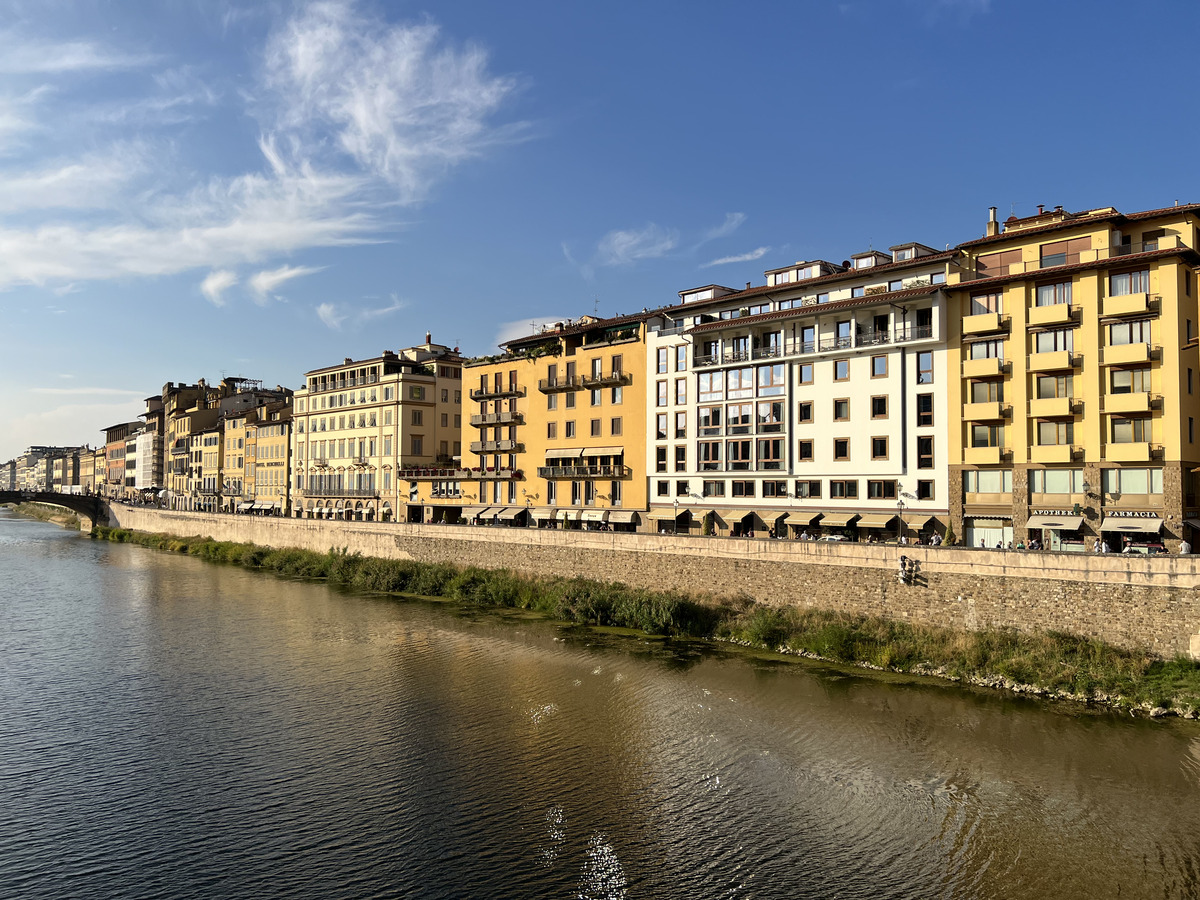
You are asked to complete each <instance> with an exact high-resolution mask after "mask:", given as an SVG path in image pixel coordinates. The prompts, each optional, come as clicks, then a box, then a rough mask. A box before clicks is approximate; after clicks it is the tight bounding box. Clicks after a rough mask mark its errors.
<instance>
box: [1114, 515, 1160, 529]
mask: <svg viewBox="0 0 1200 900" xmlns="http://www.w3.org/2000/svg"><path fill="white" fill-rule="evenodd" d="M1162 527H1163V520H1162V519H1161V518H1160V517H1159V516H1105V517H1104V518H1103V519H1101V520H1100V530H1101V531H1130V532H1139V531H1152V532H1158V531H1161V530H1162Z"/></svg>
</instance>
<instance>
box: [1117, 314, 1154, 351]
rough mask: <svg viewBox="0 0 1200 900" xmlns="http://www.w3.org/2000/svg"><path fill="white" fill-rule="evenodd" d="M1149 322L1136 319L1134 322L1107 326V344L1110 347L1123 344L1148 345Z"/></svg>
mask: <svg viewBox="0 0 1200 900" xmlns="http://www.w3.org/2000/svg"><path fill="white" fill-rule="evenodd" d="M1150 335H1151V320H1150V319H1138V320H1137V321H1134V322H1116V323H1114V324H1112V325H1109V326H1108V343H1109V346H1111V347H1119V346H1121V345H1123V344H1148V343H1150Z"/></svg>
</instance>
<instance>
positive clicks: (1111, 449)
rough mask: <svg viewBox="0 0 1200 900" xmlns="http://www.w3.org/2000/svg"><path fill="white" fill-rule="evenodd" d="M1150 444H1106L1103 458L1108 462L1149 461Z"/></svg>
mask: <svg viewBox="0 0 1200 900" xmlns="http://www.w3.org/2000/svg"><path fill="white" fill-rule="evenodd" d="M1151 449H1152V445H1151V444H1149V443H1147V442H1141V443H1136V444H1106V445H1105V446H1104V458H1105V460H1107V461H1108V462H1150V458H1151Z"/></svg>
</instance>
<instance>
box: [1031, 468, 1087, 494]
mask: <svg viewBox="0 0 1200 900" xmlns="http://www.w3.org/2000/svg"><path fill="white" fill-rule="evenodd" d="M1029 489H1030V490H1031V491H1033V493H1035V494H1082V493H1083V469H1030V470H1029Z"/></svg>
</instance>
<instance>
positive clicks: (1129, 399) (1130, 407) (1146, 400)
mask: <svg viewBox="0 0 1200 900" xmlns="http://www.w3.org/2000/svg"><path fill="white" fill-rule="evenodd" d="M1161 408H1162V397H1152V396H1151V395H1150V392H1149V391H1138V392H1136V393H1132V394H1106V395H1105V396H1104V399H1103V400H1102V401H1101V406H1100V410H1101V412H1105V413H1112V414H1114V415H1127V414H1129V413H1147V412H1150V410H1152V409H1161Z"/></svg>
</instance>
